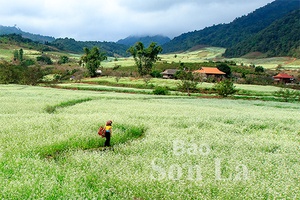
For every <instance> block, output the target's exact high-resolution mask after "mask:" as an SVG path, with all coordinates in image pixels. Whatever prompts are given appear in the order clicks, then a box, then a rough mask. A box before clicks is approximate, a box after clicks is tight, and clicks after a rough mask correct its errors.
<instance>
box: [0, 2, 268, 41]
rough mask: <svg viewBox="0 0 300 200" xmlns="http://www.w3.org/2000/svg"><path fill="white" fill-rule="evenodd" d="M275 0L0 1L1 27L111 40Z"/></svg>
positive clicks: (206, 21) (227, 17)
mask: <svg viewBox="0 0 300 200" xmlns="http://www.w3.org/2000/svg"><path fill="white" fill-rule="evenodd" d="M273 1H274V0H0V25H4V26H14V25H16V26H17V27H19V28H20V29H21V30H23V31H25V32H30V33H35V34H41V35H46V36H53V37H55V38H65V37H68V38H74V39H75V40H79V41H113V42H116V41H117V40H119V39H123V38H125V37H127V36H129V35H146V34H147V35H157V34H160V35H165V36H168V37H170V38H171V39H172V38H173V37H176V36H179V35H180V34H182V33H186V32H189V31H194V30H201V29H203V28H205V27H208V26H212V25H213V24H220V23H229V22H231V21H232V20H234V19H235V18H236V17H241V16H242V15H247V14H248V13H250V12H253V11H254V10H256V9H257V8H260V7H262V6H265V5H267V4H268V3H271V2H273Z"/></svg>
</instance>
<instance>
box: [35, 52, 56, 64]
mask: <svg viewBox="0 0 300 200" xmlns="http://www.w3.org/2000/svg"><path fill="white" fill-rule="evenodd" d="M36 60H37V61H38V62H41V63H45V64H47V65H52V64H53V62H52V60H51V58H50V57H49V56H47V55H45V54H43V55H41V56H37V57H36Z"/></svg>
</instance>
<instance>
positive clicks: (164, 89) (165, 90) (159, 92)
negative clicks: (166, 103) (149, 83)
mask: <svg viewBox="0 0 300 200" xmlns="http://www.w3.org/2000/svg"><path fill="white" fill-rule="evenodd" d="M169 93H170V92H169V90H168V88H167V87H163V86H157V87H155V89H154V90H153V94H156V95H167V94H169Z"/></svg>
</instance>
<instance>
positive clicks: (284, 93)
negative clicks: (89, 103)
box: [274, 88, 300, 102]
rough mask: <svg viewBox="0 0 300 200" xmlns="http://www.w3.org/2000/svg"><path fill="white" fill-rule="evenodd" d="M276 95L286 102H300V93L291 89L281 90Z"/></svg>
mask: <svg viewBox="0 0 300 200" xmlns="http://www.w3.org/2000/svg"><path fill="white" fill-rule="evenodd" d="M274 95H275V96H276V97H279V98H281V99H283V101H285V102H288V101H291V102H293V101H300V92H299V91H297V90H292V89H289V88H281V89H280V90H278V91H276V92H274Z"/></svg>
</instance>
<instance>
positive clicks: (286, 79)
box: [273, 73, 294, 84]
mask: <svg viewBox="0 0 300 200" xmlns="http://www.w3.org/2000/svg"><path fill="white" fill-rule="evenodd" d="M273 79H274V82H275V83H284V84H286V83H291V82H293V81H294V77H293V76H290V75H288V74H285V73H279V74H277V75H276V76H273Z"/></svg>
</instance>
